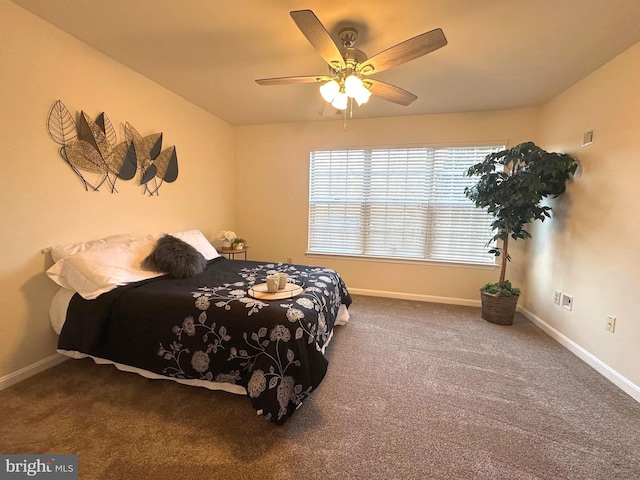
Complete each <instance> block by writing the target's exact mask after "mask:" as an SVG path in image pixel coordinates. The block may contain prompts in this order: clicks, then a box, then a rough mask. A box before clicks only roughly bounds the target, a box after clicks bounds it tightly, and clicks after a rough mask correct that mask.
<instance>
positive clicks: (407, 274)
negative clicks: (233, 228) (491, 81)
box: [236, 100, 537, 305]
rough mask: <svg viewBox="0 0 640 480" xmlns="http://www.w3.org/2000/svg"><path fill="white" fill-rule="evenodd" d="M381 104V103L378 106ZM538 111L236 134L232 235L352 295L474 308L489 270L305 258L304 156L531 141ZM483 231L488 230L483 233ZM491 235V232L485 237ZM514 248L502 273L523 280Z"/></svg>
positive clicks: (258, 253) (263, 255)
mask: <svg viewBox="0 0 640 480" xmlns="http://www.w3.org/2000/svg"><path fill="white" fill-rule="evenodd" d="M378 101H380V100H378ZM536 120H537V110H535V109H521V110H506V111H496V112H479V113H463V114H445V115H428V116H418V117H396V118H379V119H368V120H355V119H352V120H348V121H347V127H346V130H345V129H344V128H343V122H342V121H341V120H336V121H333V120H332V121H328V120H326V121H317V122H311V123H294V124H280V125H260V126H246V127H237V128H236V158H237V162H238V168H239V171H240V172H242V173H241V174H239V175H238V177H237V182H238V185H237V187H236V190H237V192H238V199H239V201H238V204H237V225H238V234H240V235H241V236H242V237H246V238H248V239H249V240H250V242H251V256H252V258H255V259H261V260H278V261H286V260H288V259H292V261H293V262H295V263H304V264H313V265H323V266H328V267H331V268H335V269H336V270H337V271H339V272H340V274H341V275H342V276H343V277H344V279H345V281H346V282H347V284H348V285H349V287H350V288H351V289H352V290H353V291H357V292H361V293H371V294H377V295H393V296H400V297H404V298H415V299H422V300H437V301H444V302H454V303H464V304H473V305H475V304H478V302H479V293H478V290H479V288H480V287H481V286H482V285H484V284H485V283H486V282H489V281H497V275H498V272H497V271H496V270H495V269H493V268H486V267H484V268H483V267H470V266H469V267H464V266H451V265H446V264H438V265H436V264H428V263H417V262H406V263H398V262H383V261H373V260H360V259H349V258H345V257H342V258H340V257H326V256H305V251H306V248H307V218H308V208H309V203H308V195H309V193H308V192H309V190H308V187H309V152H310V150H313V149H317V148H342V147H362V146H393V145H464V144H487V143H494V142H496V143H500V142H506V143H507V144H510V145H515V144H517V143H519V142H522V141H526V140H530V139H531V138H532V136H533V135H534V134H535V132H536ZM488 233H489V232H488ZM487 237H489V234H488V235H487ZM518 248H520V249H521V248H522V247H519V245H518V244H516V248H515V250H514V253H513V258H514V262H513V264H512V265H510V267H509V270H508V273H509V277H510V278H511V279H512V280H513V281H514V283H516V284H519V283H520V281H521V279H522V277H521V271H520V269H519V268H518V260H520V261H523V258H524V256H523V255H519V253H518V252H520V253H522V252H521V251H520V250H519V249H518Z"/></svg>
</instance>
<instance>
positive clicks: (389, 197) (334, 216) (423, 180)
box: [308, 146, 504, 264]
mask: <svg viewBox="0 0 640 480" xmlns="http://www.w3.org/2000/svg"><path fill="white" fill-rule="evenodd" d="M503 148H504V147H503V146H488V147H484V146H483V147H447V148H398V149H372V150H366V149H356V150H321V151H314V152H311V156H310V162H311V163H310V178H309V248H308V251H309V253H325V254H337V255H354V256H363V257H376V258H404V259H413V260H427V261H438V262H464V263H477V264H494V263H495V257H494V256H493V255H491V254H488V253H487V250H488V247H487V240H488V239H489V238H490V237H491V226H490V225H491V221H492V219H491V217H490V216H489V215H488V214H487V213H486V212H485V211H484V210H481V209H478V208H476V207H475V205H474V204H473V202H471V200H469V199H468V198H466V197H465V195H464V188H465V187H466V186H468V185H471V184H473V183H474V181H475V180H474V179H473V178H469V177H467V176H466V175H465V173H466V171H467V169H468V168H469V167H470V166H471V165H473V164H475V163H478V162H479V161H481V160H483V159H484V157H485V156H486V155H488V154H489V153H491V152H495V151H497V150H501V149H503Z"/></svg>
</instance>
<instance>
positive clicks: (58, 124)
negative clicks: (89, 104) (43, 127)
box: [47, 100, 78, 145]
mask: <svg viewBox="0 0 640 480" xmlns="http://www.w3.org/2000/svg"><path fill="white" fill-rule="evenodd" d="M47 130H49V136H50V137H51V138H52V139H53V141H54V142H56V143H58V144H60V145H66V144H68V143H71V142H73V141H74V140H75V139H76V138H77V137H78V134H77V127H76V122H75V121H74V120H73V116H72V115H71V114H70V113H69V110H67V107H65V106H64V103H62V101H60V100H57V101H56V102H54V104H53V105H52V106H51V109H50V110H49V116H48V118H47Z"/></svg>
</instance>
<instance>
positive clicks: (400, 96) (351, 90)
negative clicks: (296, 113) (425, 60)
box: [256, 10, 447, 110]
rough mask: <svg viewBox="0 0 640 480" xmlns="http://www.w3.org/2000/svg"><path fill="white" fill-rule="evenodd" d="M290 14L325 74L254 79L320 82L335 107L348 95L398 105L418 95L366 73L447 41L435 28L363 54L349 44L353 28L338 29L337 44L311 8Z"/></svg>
mask: <svg viewBox="0 0 640 480" xmlns="http://www.w3.org/2000/svg"><path fill="white" fill-rule="evenodd" d="M290 15H291V18H293V21H294V22H295V23H296V25H297V26H298V28H299V29H300V31H301V32H302V34H303V35H304V36H305V37H306V38H307V40H309V43H311V45H312V46H313V47H314V48H315V49H316V50H317V51H318V53H319V54H320V56H321V57H322V58H323V59H324V60H325V62H327V64H328V65H329V75H316V76H302V77H300V76H298V77H280V78H263V79H259V80H256V82H257V83H258V85H282V84H295V83H318V82H322V85H321V86H320V94H321V95H322V98H323V99H324V100H325V101H326V102H328V103H330V104H331V105H332V106H333V107H334V108H336V109H337V110H346V109H347V106H348V105H349V103H350V102H349V99H353V100H355V101H356V103H357V104H358V106H360V105H362V104H364V103H366V102H368V101H369V97H370V96H371V95H372V94H373V95H376V96H377V97H380V98H382V99H384V100H387V101H389V102H393V103H397V104H399V105H404V106H407V105H409V104H411V103H412V102H413V101H414V100H416V99H417V98H418V97H416V96H415V95H414V94H412V93H410V92H407V91H406V90H403V89H401V88H399V87H396V86H394V85H391V84H388V83H384V82H381V81H379V80H375V79H373V78H369V75H372V74H374V73H378V72H381V71H383V70H387V69H389V68H391V67H395V66H397V65H401V64H403V63H406V62H408V61H410V60H413V59H415V58H418V57H421V56H423V55H426V54H427V53H430V52H433V51H434V50H437V49H438V48H441V47H444V46H445V45H446V44H447V39H446V38H445V36H444V33H443V32H442V30H441V29H439V28H436V29H434V30H430V31H428V32H425V33H423V34H421V35H418V36H416V37H413V38H410V39H409V40H405V41H404V42H402V43H399V44H397V45H395V46H393V47H391V48H388V49H387V50H384V51H382V52H380V53H378V54H377V55H374V56H373V57H371V58H367V55H366V54H365V53H364V52H363V51H361V50H358V49H357V48H354V46H353V45H354V43H355V41H356V40H357V38H358V32H357V30H356V29H355V28H345V29H343V30H341V31H340V34H339V36H340V40H341V41H342V48H339V47H338V46H337V45H336V44H335V42H334V41H333V39H332V38H331V36H330V35H329V32H327V29H326V28H325V27H324V25H322V23H321V22H320V20H318V17H316V15H315V14H314V13H313V12H312V11H311V10H294V11H292V12H290ZM363 78H364V79H363Z"/></svg>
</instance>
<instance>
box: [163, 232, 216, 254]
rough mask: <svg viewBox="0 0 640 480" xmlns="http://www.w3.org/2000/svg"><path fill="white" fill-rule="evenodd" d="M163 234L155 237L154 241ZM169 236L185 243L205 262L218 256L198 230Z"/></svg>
mask: <svg viewBox="0 0 640 480" xmlns="http://www.w3.org/2000/svg"><path fill="white" fill-rule="evenodd" d="M162 235H164V234H161V235H158V236H156V239H157V238H159V237H161V236H162ZM169 235H171V236H173V237H176V238H179V239H180V240H182V241H183V242H187V243H188V244H189V245H191V246H192V247H193V248H195V249H196V250H198V251H199V252H200V253H201V254H202V256H203V257H204V258H205V259H206V260H213V259H214V258H217V257H219V256H220V254H219V253H218V251H217V250H216V249H215V247H214V246H213V245H211V243H209V240H207V237H205V236H204V234H203V233H202V232H201V231H200V230H187V231H186V232H176V233H169Z"/></svg>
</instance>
